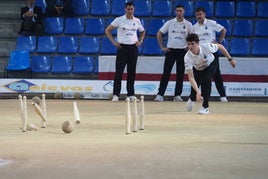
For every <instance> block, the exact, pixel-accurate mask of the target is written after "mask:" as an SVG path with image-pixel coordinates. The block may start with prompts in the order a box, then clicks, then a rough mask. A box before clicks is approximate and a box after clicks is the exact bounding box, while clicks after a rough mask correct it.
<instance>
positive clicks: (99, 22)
mask: <svg viewBox="0 0 268 179" xmlns="http://www.w3.org/2000/svg"><path fill="white" fill-rule="evenodd" d="M104 30H105V24H104V20H103V19H102V18H90V19H89V18H88V19H86V30H85V34H86V35H103V34H104Z"/></svg>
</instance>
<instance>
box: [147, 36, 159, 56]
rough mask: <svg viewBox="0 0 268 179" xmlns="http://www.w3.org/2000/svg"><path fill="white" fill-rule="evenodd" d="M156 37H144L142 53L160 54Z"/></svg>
mask: <svg viewBox="0 0 268 179" xmlns="http://www.w3.org/2000/svg"><path fill="white" fill-rule="evenodd" d="M162 54H163V52H162V51H161V49H160V47H159V45H158V42H157V39H156V38H146V39H145V40H144V42H143V55H162Z"/></svg>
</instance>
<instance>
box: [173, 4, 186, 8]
mask: <svg viewBox="0 0 268 179" xmlns="http://www.w3.org/2000/svg"><path fill="white" fill-rule="evenodd" d="M181 7H182V8H183V9H184V5H182V4H178V5H177V6H176V7H175V9H177V8H181Z"/></svg>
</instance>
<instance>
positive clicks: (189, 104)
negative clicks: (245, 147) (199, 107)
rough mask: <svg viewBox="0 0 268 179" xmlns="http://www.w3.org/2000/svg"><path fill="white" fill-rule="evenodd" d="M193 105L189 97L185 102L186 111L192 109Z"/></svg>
mask: <svg viewBox="0 0 268 179" xmlns="http://www.w3.org/2000/svg"><path fill="white" fill-rule="evenodd" d="M193 107H194V102H193V101H192V100H191V99H190V98H189V99H188V101H187V104H186V109H187V111H189V112H190V111H192V110H193Z"/></svg>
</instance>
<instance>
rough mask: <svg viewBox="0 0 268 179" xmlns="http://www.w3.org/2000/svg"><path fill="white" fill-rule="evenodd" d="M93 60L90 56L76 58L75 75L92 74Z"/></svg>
mask: <svg viewBox="0 0 268 179" xmlns="http://www.w3.org/2000/svg"><path fill="white" fill-rule="evenodd" d="M93 70H94V62H93V58H92V57H90V56H76V57H75V58H74V64H73V70H72V72H73V73H78V74H90V73H93V72H94V71H93Z"/></svg>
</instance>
